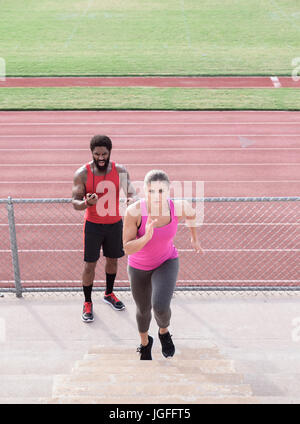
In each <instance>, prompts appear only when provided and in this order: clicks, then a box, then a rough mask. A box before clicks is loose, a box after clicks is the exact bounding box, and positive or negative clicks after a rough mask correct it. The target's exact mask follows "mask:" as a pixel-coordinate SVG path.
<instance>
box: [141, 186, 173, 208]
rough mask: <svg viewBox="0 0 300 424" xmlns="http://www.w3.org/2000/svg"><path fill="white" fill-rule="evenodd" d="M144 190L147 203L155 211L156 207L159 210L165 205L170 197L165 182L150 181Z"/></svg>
mask: <svg viewBox="0 0 300 424" xmlns="http://www.w3.org/2000/svg"><path fill="white" fill-rule="evenodd" d="M144 190H145V195H146V196H145V197H146V199H147V203H148V205H151V208H154V209H157V207H159V208H161V207H162V206H165V205H166V204H167V202H166V200H167V199H168V198H169V196H170V189H169V184H168V183H167V182H165V181H151V182H150V183H149V184H147V185H145V187H144ZM167 213H169V210H167Z"/></svg>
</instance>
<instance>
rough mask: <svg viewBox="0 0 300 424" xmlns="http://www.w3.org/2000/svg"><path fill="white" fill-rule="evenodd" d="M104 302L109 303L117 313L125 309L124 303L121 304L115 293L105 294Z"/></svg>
mask: <svg viewBox="0 0 300 424" xmlns="http://www.w3.org/2000/svg"><path fill="white" fill-rule="evenodd" d="M103 302H106V303H109V304H110V306H111V307H112V308H114V309H115V310H116V311H122V310H123V309H125V305H124V303H123V302H121V301H120V300H119V299H118V298H117V296H116V295H115V294H114V293H111V294H105V295H104V298H103Z"/></svg>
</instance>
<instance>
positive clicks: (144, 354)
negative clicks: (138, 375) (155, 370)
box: [136, 336, 153, 360]
mask: <svg viewBox="0 0 300 424" xmlns="http://www.w3.org/2000/svg"><path fill="white" fill-rule="evenodd" d="M148 340H149V341H148V344H147V346H143V345H142V344H141V345H140V346H139V347H138V348H137V350H136V351H137V352H139V353H140V355H141V356H140V359H141V360H151V359H152V356H151V349H152V345H153V338H152V337H151V336H148Z"/></svg>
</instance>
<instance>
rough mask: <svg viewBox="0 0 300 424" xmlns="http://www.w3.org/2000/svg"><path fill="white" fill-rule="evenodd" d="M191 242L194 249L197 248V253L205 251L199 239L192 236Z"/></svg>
mask: <svg viewBox="0 0 300 424" xmlns="http://www.w3.org/2000/svg"><path fill="white" fill-rule="evenodd" d="M191 243H192V246H193V249H194V250H196V252H197V253H202V254H204V252H203V250H202V248H201V246H200V243H199V242H198V240H194V239H193V238H192V239H191Z"/></svg>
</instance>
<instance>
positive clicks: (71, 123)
mask: <svg viewBox="0 0 300 424" xmlns="http://www.w3.org/2000/svg"><path fill="white" fill-rule="evenodd" d="M284 124H289V125H290V124H294V125H300V122H295V121H284V122H278V121H258V122H257V121H254V122H220V121H218V122H7V123H6V122H0V125H3V126H30V125H34V126H36V125H72V126H74V125H143V126H144V125H173V126H176V125H185V126H188V125H284Z"/></svg>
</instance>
